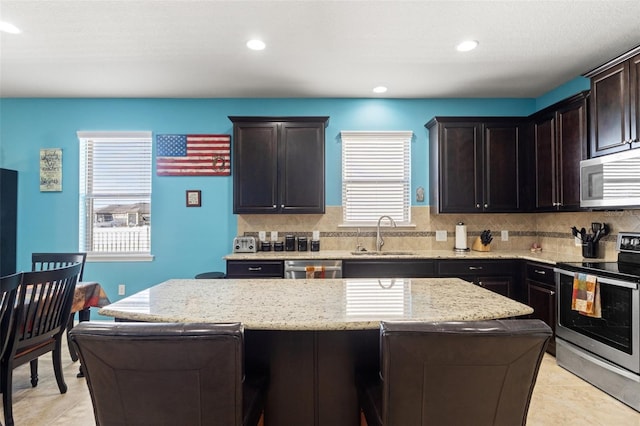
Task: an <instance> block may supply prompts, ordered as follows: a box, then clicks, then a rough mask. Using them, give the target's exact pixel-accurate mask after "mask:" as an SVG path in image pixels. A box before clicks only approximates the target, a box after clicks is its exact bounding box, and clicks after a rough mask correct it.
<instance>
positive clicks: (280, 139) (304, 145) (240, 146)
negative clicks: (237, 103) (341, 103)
mask: <svg viewBox="0 0 640 426" xmlns="http://www.w3.org/2000/svg"><path fill="white" fill-rule="evenodd" d="M229 119H230V120H231V121H232V122H233V123H234V125H233V135H234V137H233V139H234V140H233V154H234V155H233V169H234V171H233V212H234V213H237V214H243V213H244V214H251V213H324V211H325V183H324V179H325V167H324V164H325V162H324V144H325V132H324V129H325V127H326V125H327V120H328V117H281V118H277V117H229Z"/></svg>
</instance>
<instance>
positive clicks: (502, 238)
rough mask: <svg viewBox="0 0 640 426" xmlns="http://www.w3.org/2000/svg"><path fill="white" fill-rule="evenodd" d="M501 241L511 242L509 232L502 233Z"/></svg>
mask: <svg viewBox="0 0 640 426" xmlns="http://www.w3.org/2000/svg"><path fill="white" fill-rule="evenodd" d="M500 239H501V240H502V241H509V231H506V230H502V231H500Z"/></svg>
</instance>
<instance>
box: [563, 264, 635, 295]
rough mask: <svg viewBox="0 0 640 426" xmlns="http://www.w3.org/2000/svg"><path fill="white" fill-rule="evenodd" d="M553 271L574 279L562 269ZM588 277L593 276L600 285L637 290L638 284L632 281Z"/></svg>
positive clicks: (571, 273)
mask: <svg viewBox="0 0 640 426" xmlns="http://www.w3.org/2000/svg"><path fill="white" fill-rule="evenodd" d="M553 271H554V272H557V273H560V274H562V275H567V276H569V277H574V276H575V273H574V272H569V271H565V270H564V269H558V268H554V270H553ZM581 273H585V274H586V272H581ZM589 275H595V276H596V277H597V279H598V282H599V283H600V284H606V285H613V286H616V287H624V288H630V289H631V290H638V283H635V282H632V281H622V280H615V279H613V278H605V277H600V276H598V275H597V274H589Z"/></svg>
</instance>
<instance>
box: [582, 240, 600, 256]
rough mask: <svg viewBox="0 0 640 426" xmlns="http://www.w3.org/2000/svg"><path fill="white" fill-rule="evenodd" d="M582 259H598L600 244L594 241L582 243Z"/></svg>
mask: <svg viewBox="0 0 640 426" xmlns="http://www.w3.org/2000/svg"><path fill="white" fill-rule="evenodd" d="M582 257H586V258H594V257H598V243H597V242H593V241H584V242H583V243H582Z"/></svg>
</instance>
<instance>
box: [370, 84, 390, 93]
mask: <svg viewBox="0 0 640 426" xmlns="http://www.w3.org/2000/svg"><path fill="white" fill-rule="evenodd" d="M386 91H387V88H386V87H384V86H378V87H374V88H373V93H384V92H386Z"/></svg>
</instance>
